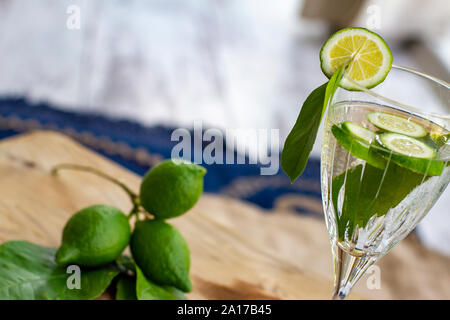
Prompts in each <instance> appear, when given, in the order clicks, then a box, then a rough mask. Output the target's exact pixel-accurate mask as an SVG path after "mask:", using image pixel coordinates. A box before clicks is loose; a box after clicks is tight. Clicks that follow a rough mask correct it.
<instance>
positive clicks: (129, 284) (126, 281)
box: [116, 276, 137, 300]
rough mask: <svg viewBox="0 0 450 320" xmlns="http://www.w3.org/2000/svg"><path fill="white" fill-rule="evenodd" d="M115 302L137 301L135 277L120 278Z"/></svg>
mask: <svg viewBox="0 0 450 320" xmlns="http://www.w3.org/2000/svg"><path fill="white" fill-rule="evenodd" d="M116 300H137V296H136V277H131V276H121V277H120V278H119V281H117V287H116Z"/></svg>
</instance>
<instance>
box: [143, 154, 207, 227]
mask: <svg viewBox="0 0 450 320" xmlns="http://www.w3.org/2000/svg"><path fill="white" fill-rule="evenodd" d="M205 173H206V169H205V168H203V167H201V166H198V165H196V164H193V163H189V162H183V161H181V160H166V161H163V162H161V163H159V164H158V165H156V166H155V167H153V168H152V169H151V170H150V171H149V172H148V173H147V174H146V175H145V177H144V179H143V180H142V183H141V189H140V200H141V204H142V206H143V207H144V208H145V210H147V211H148V212H150V213H151V214H152V215H153V216H155V218H156V219H169V218H173V217H177V216H180V215H182V214H183V213H185V212H186V211H188V210H189V209H191V208H192V207H193V206H194V205H195V204H196V203H197V201H198V199H199V198H200V196H201V194H202V191H203V176H204V175H205Z"/></svg>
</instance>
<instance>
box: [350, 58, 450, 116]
mask: <svg viewBox="0 0 450 320" xmlns="http://www.w3.org/2000/svg"><path fill="white" fill-rule="evenodd" d="M392 69H396V70H399V71H403V72H407V73H410V74H413V75H416V76H418V77H421V78H422V79H425V80H427V81H431V82H433V83H434V84H435V85H439V86H441V87H443V88H445V89H447V90H450V83H448V82H446V81H444V80H441V79H439V78H436V77H434V76H431V75H428V74H426V73H423V72H421V71H418V70H415V69H413V68H407V67H402V66H397V65H394V64H393V65H392ZM343 77H345V79H346V80H347V81H349V82H350V83H351V84H352V85H353V86H355V87H356V88H357V90H358V91H363V92H365V93H367V94H369V95H371V96H373V97H375V98H377V99H381V100H384V101H386V102H388V103H390V104H393V105H394V106H395V107H397V109H400V110H403V111H405V110H406V111H412V112H414V113H418V114H423V115H428V116H432V117H437V118H441V119H445V120H450V113H444V114H440V113H436V112H428V111H424V110H421V109H419V108H417V107H414V106H411V105H408V104H405V103H402V102H399V101H396V100H394V99H391V98H388V97H385V96H384V95H381V94H379V93H376V92H375V91H373V90H372V89H367V88H366V87H363V86H361V85H360V84H358V83H357V82H355V81H354V80H353V79H352V78H351V77H350V76H349V75H348V74H347V72H346V71H345V70H344V72H343ZM341 89H344V90H347V89H345V88H342V87H341Z"/></svg>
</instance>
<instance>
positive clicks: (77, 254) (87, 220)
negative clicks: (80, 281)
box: [56, 205, 131, 267]
mask: <svg viewBox="0 0 450 320" xmlns="http://www.w3.org/2000/svg"><path fill="white" fill-rule="evenodd" d="M130 236H131V231H130V225H129V223H128V218H127V216H125V215H124V214H123V212H122V211H120V210H119V209H117V208H114V207H111V206H106V205H95V206H91V207H88V208H85V209H82V210H80V211H78V212H77V213H75V214H74V215H73V216H72V217H71V218H70V219H69V221H68V222H67V224H66V226H65V227H64V231H63V238H62V244H61V247H60V248H59V249H58V251H57V253H56V262H57V263H58V264H63V265H65V264H77V265H80V266H84V267H96V266H100V265H105V264H107V263H110V262H112V261H114V260H116V259H117V258H118V257H119V256H120V254H121V253H122V251H123V250H124V249H125V248H126V246H127V245H128V243H129V241H130Z"/></svg>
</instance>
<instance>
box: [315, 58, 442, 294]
mask: <svg viewBox="0 0 450 320" xmlns="http://www.w3.org/2000/svg"><path fill="white" fill-rule="evenodd" d="M343 77H345V78H347V80H348V81H350V82H352V83H353V85H354V86H356V87H358V88H359V89H360V90H359V91H349V90H346V89H343V88H341V87H339V88H338V89H337V91H336V92H335V94H334V96H333V98H332V100H331V103H330V105H329V108H328V113H327V119H326V122H325V127H324V132H323V143H322V155H321V163H322V165H321V185H322V199H323V206H324V213H325V221H326V225H327V229H328V233H329V236H330V239H331V245H332V253H333V259H334V291H333V298H334V299H344V298H345V297H346V296H347V295H348V294H349V292H350V290H351V289H352V287H353V286H354V285H355V283H356V282H357V281H358V280H359V279H360V278H361V276H362V275H363V274H364V273H365V271H367V269H368V268H369V267H370V266H372V265H373V264H374V263H376V262H377V261H378V259H380V258H381V257H382V256H383V255H385V254H386V253H387V252H388V251H389V250H390V249H391V248H392V247H394V246H395V245H396V244H397V243H398V242H399V241H400V240H402V239H403V238H405V237H406V236H407V235H408V234H409V233H410V232H411V231H412V230H413V229H414V228H415V226H416V225H417V224H418V223H419V222H420V220H421V219H422V218H423V217H424V216H425V215H426V214H427V213H428V211H429V210H430V209H431V207H432V206H433V205H434V203H435V202H436V200H437V199H438V198H439V196H440V195H441V194H442V193H443V191H444V190H445V188H446V187H447V185H448V183H449V182H450V168H449V160H450V141H449V140H448V138H449V136H448V134H449V130H450V117H449V116H448V115H447V116H442V115H440V114H438V113H436V112H434V111H439V110H440V111H441V112H446V111H448V110H449V109H448V108H449V107H450V103H449V101H450V85H449V84H448V83H446V82H444V81H442V80H439V79H436V78H434V77H432V76H429V75H426V74H423V73H421V72H418V71H415V70H412V69H408V68H403V67H398V66H393V67H392V69H391V71H390V73H389V75H388V77H387V78H386V80H385V81H384V82H383V83H382V84H380V85H379V86H377V87H376V88H374V89H366V88H364V87H361V86H359V85H358V84H357V83H355V82H354V81H352V79H351V78H350V77H348V76H347V75H346V74H345V73H344V75H343ZM411 85H415V86H414V87H411ZM412 90H414V91H412ZM419 100H422V101H419ZM419 103H420V104H419ZM419 107H420V108H419ZM369 112H385V113H390V114H395V115H399V116H402V117H404V118H406V119H410V120H411V121H415V122H417V123H420V124H421V125H423V127H424V128H426V130H427V131H428V132H429V134H428V135H427V138H421V139H422V140H424V141H425V140H426V139H428V140H429V141H428V140H426V141H425V142H427V143H430V144H431V145H432V146H433V147H434V148H435V149H436V154H437V156H436V158H435V159H433V160H425V161H429V162H427V165H428V164H429V165H430V167H432V166H433V167H435V165H436V164H437V165H441V164H443V169H442V172H441V173H440V174H439V175H436V173H434V175H428V174H426V173H420V172H416V171H414V170H410V167H408V166H407V167H405V166H403V165H402V161H405V159H406V161H409V160H412V162H413V163H414V161H416V160H417V159H412V157H411V159H409V158H408V157H407V156H406V157H405V156H404V155H403V156H400V159H403V160H402V161H400V162H398V161H394V160H395V159H398V158H399V157H398V154H397V155H396V154H395V152H392V151H389V150H386V149H384V150H382V149H383V148H382V147H381V146H380V145H370V146H368V145H367V144H366V147H367V146H368V147H369V149H371V150H370V152H373V154H374V156H376V157H378V158H381V160H380V161H383V162H384V163H385V165H384V169H383V166H382V167H378V168H377V167H376V166H374V165H373V161H369V162H370V163H368V162H367V161H366V160H363V159H361V158H358V157H356V156H354V154H357V153H356V152H349V150H350V149H349V146H348V145H347V148H344V147H343V146H342V145H341V144H340V143H339V142H338V141H337V140H336V138H335V136H334V134H333V132H332V127H333V126H335V125H339V124H342V123H343V122H344V121H352V122H353V123H356V124H358V125H361V126H363V127H366V128H368V129H371V130H373V131H375V132H377V130H380V129H379V128H376V127H375V126H373V125H372V124H371V123H370V122H369V121H368V120H367V114H368V113H369ZM431 137H432V138H431ZM359 143H363V141H357V139H355V140H354V141H353V142H352V145H351V147H350V148H352V147H355V148H356V145H357V144H359ZM378 151H380V152H381V155H382V156H381V157H380V153H379V152H378ZM383 152H384V153H383ZM387 152H389V154H388V153H387ZM352 153H353V154H352ZM391 156H392V158H391ZM396 157H397V158H396ZM375 160H377V159H375ZM417 161H422V163H420V162H419V164H423V161H424V160H423V159H422V160H417ZM409 162H411V161H409ZM409 162H408V163H409ZM439 162H441V163H439ZM376 164H377V163H376V162H375V165H376ZM427 168H428V167H427Z"/></svg>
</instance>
